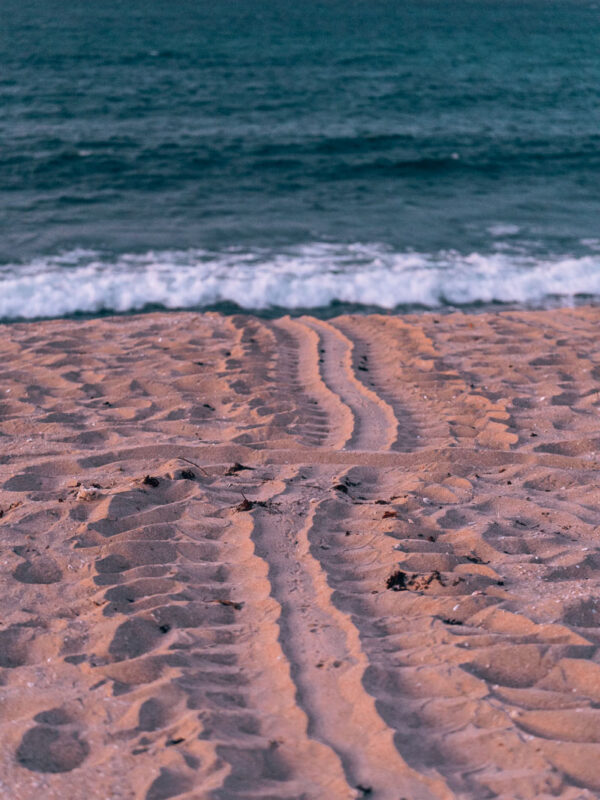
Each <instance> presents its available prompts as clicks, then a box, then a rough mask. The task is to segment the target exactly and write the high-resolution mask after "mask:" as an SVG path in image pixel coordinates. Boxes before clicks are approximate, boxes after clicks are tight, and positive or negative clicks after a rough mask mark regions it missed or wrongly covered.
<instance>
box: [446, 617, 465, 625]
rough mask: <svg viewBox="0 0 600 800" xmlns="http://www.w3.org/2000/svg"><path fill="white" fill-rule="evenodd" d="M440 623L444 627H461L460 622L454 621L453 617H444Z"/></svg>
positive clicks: (458, 620)
mask: <svg viewBox="0 0 600 800" xmlns="http://www.w3.org/2000/svg"><path fill="white" fill-rule="evenodd" d="M442 622H443V623H444V625H462V620H460V619H455V618H454V617H446V618H445V619H444V618H442Z"/></svg>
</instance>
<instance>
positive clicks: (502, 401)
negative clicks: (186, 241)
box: [0, 308, 600, 800]
mask: <svg viewBox="0 0 600 800" xmlns="http://www.w3.org/2000/svg"><path fill="white" fill-rule="evenodd" d="M599 322H600V310H599V309H597V308H578V309H563V310H553V311H540V312H537V311H528V312H517V311H506V312H502V313H484V314H478V315H467V314H462V313H453V314H449V315H439V314H438V315H436V314H424V315H413V316H403V317H394V316H377V315H373V316H362V317H358V316H343V317H338V318H336V319H334V320H329V321H323V320H318V319H315V318H311V317H300V318H297V319H291V318H282V319H277V320H263V319H257V318H253V317H246V316H231V317H226V316H221V315H218V314H193V313H174V314H146V315H141V316H131V317H121V318H104V319H95V320H91V321H69V320H57V321H48V322H38V323H33V324H15V325H8V326H3V327H2V328H1V332H2V335H1V337H0V376H1V381H0V387H1V388H0V485H1V487H2V491H1V493H0V533H1V536H2V560H1V569H0V599H1V606H0V607H1V609H2V615H1V618H0V703H1V709H2V711H1V715H0V740H1V742H2V745H1V748H0V796H1V797H2V798H7V799H8V798H19V800H40V798H44V800H52V799H54V798H61V800H67V799H68V798H73V799H74V800H82V799H83V798H85V800H117V798H119V799H120V798H128V799H130V800H165V799H166V798H182V800H204V798H207V799H208V798H211V799H214V800H229V798H232V799H233V798H257V799H258V798H261V799H262V798H270V799H271V800H275V799H276V798H277V799H280V798H281V799H283V798H286V799H289V800H292V799H294V800H296V799H298V800H299V799H300V798H302V799H303V800H322V799H325V798H327V799H328V800H338V798H339V799H340V800H342V798H343V799H344V800H345V799H346V798H348V800H350V798H362V797H369V798H376V799H377V800H401V799H402V798H405V800H450V799H451V798H469V799H470V800H484V798H503V799H504V800H516V799H517V798H523V800H540V799H542V798H560V799H561V800H588V799H589V798H597V797H599V796H600V770H599V768H598V765H599V763H600V761H599V759H600V663H599V658H600V656H599V655H598V649H597V647H598V644H599V642H600V598H599V595H598V589H599V587H600V549H599V540H598V536H599V525H600V488H599V485H598V483H599V481H598V477H599V473H600V455H599V451H600V425H599V418H598V412H599V408H600V338H599V336H598V329H599V328H598V325H599Z"/></svg>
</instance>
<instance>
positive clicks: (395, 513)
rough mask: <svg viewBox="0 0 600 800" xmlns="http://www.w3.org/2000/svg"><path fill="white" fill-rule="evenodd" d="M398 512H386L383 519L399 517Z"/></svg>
mask: <svg viewBox="0 0 600 800" xmlns="http://www.w3.org/2000/svg"><path fill="white" fill-rule="evenodd" d="M397 516H398V512H397V511H384V512H383V517H382V519H391V518H392V517H397Z"/></svg>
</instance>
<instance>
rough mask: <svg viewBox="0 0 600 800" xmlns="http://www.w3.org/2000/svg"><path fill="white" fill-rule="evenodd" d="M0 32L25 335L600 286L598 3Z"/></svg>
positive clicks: (68, 14) (7, 9)
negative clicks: (172, 310) (70, 321)
mask: <svg viewBox="0 0 600 800" xmlns="http://www.w3.org/2000/svg"><path fill="white" fill-rule="evenodd" d="M1 14H2V16H1V19H0V64H1V70H0V109H1V113H0V317H2V318H5V319H12V318H18V317H32V316H53V315H62V314H70V313H76V312H78V311H82V312H97V311H101V310H122V311H124V310H131V309H137V308H144V307H145V306H147V305H152V306H156V305H158V306H165V307H203V306H207V305H214V304H218V303H220V302H233V303H236V304H238V305H241V306H244V307H248V308H257V309H258V308H260V309H264V308H268V307H273V306H277V307H279V308H296V307H304V308H319V307H323V306H327V305H328V304H329V303H331V302H332V301H339V302H343V303H352V304H358V305H361V304H363V305H365V306H369V307H372V306H381V307H385V308H394V307H397V306H403V307H404V306H427V307H435V306H438V305H443V304H447V303H452V304H458V305H460V304H466V303H474V302H484V303H488V302H494V301H498V302H515V301H516V302H521V303H526V304H527V303H529V304H542V305H543V304H545V303H548V302H550V301H552V299H553V298H556V297H558V298H562V299H563V301H564V302H570V301H571V300H572V299H573V298H574V297H576V296H580V297H581V296H584V297H585V296H591V297H595V296H597V295H599V294H600V229H599V225H598V219H599V215H598V211H599V207H600V204H599V189H598V185H599V177H600V106H599V104H598V87H599V86H600V52H599V48H598V41H600V38H599V33H600V25H599V15H600V9H599V8H598V7H597V6H596V5H595V4H594V3H589V2H588V3H583V2H575V1H574V0H570V1H569V2H552V1H551V0H543V1H542V0H539V1H537V0H536V1H533V2H532V1H531V0H527V2H509V1H507V2H502V1H499V2H492V0H487V1H485V0H470V1H465V0H455V1H453V2H427V0H425V2H422V1H421V0H419V1H418V2H417V1H416V0H412V1H409V2H391V0H370V1H369V2H367V1H366V0H365V1H364V2H363V1H362V0H361V1H360V2H347V0H344V2H342V0H324V1H323V2H316V0H307V2H305V3H297V2H294V3H292V2H289V0H265V1H264V2H261V3H257V2H250V0H246V2H244V1H243V0H242V1H240V0H236V1H235V2H234V1H233V0H224V2H219V3H208V2H204V0H196V1H195V2H191V1H189V0H188V1H186V0H180V1H179V2H177V3H165V2H162V0H161V2H159V0H144V1H143V2H142V0H128V2H120V0H105V1H104V2H102V3H99V4H92V3H87V2H83V0H74V1H73V2H70V3H61V4H57V3H52V2H50V0H19V2H17V1H16V0H3V3H2V9H1Z"/></svg>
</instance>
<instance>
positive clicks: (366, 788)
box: [356, 783, 373, 797]
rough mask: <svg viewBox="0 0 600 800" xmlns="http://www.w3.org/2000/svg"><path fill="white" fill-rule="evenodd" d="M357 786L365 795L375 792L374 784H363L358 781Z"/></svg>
mask: <svg viewBox="0 0 600 800" xmlns="http://www.w3.org/2000/svg"><path fill="white" fill-rule="evenodd" d="M356 788H357V789H358V791H359V792H362V793H363V797H365V796H366V795H369V794H373V787H372V786H363V785H362V783H357V784H356Z"/></svg>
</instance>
